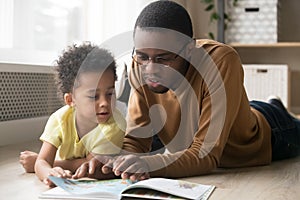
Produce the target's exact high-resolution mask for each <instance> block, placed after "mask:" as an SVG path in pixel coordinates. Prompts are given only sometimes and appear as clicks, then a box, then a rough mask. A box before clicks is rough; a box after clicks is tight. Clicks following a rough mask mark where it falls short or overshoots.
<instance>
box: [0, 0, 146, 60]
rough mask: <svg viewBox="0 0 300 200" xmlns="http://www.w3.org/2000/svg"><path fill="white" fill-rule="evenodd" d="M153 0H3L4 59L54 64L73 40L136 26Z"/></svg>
mask: <svg viewBox="0 0 300 200" xmlns="http://www.w3.org/2000/svg"><path fill="white" fill-rule="evenodd" d="M149 2H151V0H121V1H120V0H42V1H41V0H26V1H24V0H0V62H14V63H18V62H21V63H30V64H46V65H51V64H52V63H53V61H54V60H55V59H57V55H58V54H60V53H61V51H62V50H63V49H64V48H65V47H66V46H67V45H70V44H72V43H80V42H81V41H91V42H93V43H95V44H98V45H100V44H101V43H102V42H104V41H106V40H107V39H109V38H111V37H113V36H116V35H118V34H120V33H122V32H125V31H130V30H132V29H133V26H134V22H135V20H136V17H137V15H138V14H139V12H140V11H141V9H142V8H143V7H144V6H145V5H146V4H148V3H149Z"/></svg>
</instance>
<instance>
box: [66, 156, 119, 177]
mask: <svg viewBox="0 0 300 200" xmlns="http://www.w3.org/2000/svg"><path fill="white" fill-rule="evenodd" d="M111 159H113V158H112V157H110V156H100V155H98V156H95V157H93V158H92V159H91V160H90V161H87V162H84V163H83V164H82V165H81V166H80V167H79V168H78V169H77V170H76V172H75V174H74V175H73V176H72V178H75V179H77V178H82V177H90V178H96V179H108V178H113V177H114V175H113V174H112V173H103V172H102V171H103V170H102V167H103V166H104V164H107V163H108V162H109V161H110V160H111Z"/></svg>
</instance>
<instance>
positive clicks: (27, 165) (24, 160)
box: [19, 151, 38, 173]
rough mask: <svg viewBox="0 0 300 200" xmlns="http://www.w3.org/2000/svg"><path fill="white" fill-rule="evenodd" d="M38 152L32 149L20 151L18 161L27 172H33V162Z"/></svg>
mask: <svg viewBox="0 0 300 200" xmlns="http://www.w3.org/2000/svg"><path fill="white" fill-rule="evenodd" d="M37 156H38V154H37V153H35V152H32V151H22V152H20V158H19V162H20V164H21V165H22V166H23V167H24V169H25V171H26V172H27V173H33V172H34V164H35V161H36V158H37Z"/></svg>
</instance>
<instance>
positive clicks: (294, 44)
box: [229, 42, 300, 48]
mask: <svg viewBox="0 0 300 200" xmlns="http://www.w3.org/2000/svg"><path fill="white" fill-rule="evenodd" d="M229 45H230V46H232V47H237V48H240V47H241V48H243V47H247V48H248V47H252V48H257V47H259V48H261V47H264V48H282V47H288V48H289V47H300V42H278V43H272V44H241V43H231V44H229Z"/></svg>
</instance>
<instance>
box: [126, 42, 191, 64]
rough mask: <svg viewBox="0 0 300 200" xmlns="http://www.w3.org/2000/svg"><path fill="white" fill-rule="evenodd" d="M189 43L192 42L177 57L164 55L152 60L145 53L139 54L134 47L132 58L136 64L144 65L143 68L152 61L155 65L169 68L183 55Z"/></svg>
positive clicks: (169, 54)
mask: <svg viewBox="0 0 300 200" xmlns="http://www.w3.org/2000/svg"><path fill="white" fill-rule="evenodd" d="M189 43H190V42H188V43H186V44H185V45H183V47H182V48H181V49H180V50H179V52H178V53H177V54H176V55H174V54H173V53H166V54H164V55H159V56H155V57H154V58H151V57H149V56H148V55H147V54H144V53H139V52H138V53H137V52H136V51H135V47H133V50H132V54H131V57H132V59H133V61H134V62H136V63H137V64H138V65H142V66H145V65H148V64H149V63H150V61H151V60H152V62H153V63H158V64H162V65H165V66H169V65H171V64H172V63H173V62H174V61H175V60H176V59H177V57H178V56H179V55H180V54H181V53H182V51H183V50H184V49H185V47H186V45H187V44H189Z"/></svg>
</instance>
